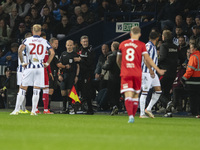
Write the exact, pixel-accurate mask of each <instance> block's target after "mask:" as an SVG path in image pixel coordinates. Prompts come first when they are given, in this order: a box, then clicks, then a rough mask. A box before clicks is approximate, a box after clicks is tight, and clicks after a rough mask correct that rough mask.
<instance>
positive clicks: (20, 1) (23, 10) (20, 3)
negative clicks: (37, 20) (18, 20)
mask: <svg viewBox="0 0 200 150" xmlns="http://www.w3.org/2000/svg"><path fill="white" fill-rule="evenodd" d="M16 3H17V5H16V8H17V12H18V14H19V16H20V17H25V16H26V15H27V14H28V11H29V9H30V7H31V5H30V4H29V3H28V2H25V0H16Z"/></svg>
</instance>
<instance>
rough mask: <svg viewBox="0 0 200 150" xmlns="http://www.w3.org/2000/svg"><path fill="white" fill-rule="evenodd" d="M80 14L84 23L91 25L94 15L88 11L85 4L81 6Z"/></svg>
mask: <svg viewBox="0 0 200 150" xmlns="http://www.w3.org/2000/svg"><path fill="white" fill-rule="evenodd" d="M81 12H82V13H81V14H82V16H83V18H84V20H85V22H86V23H88V24H92V23H94V21H95V15H94V13H93V12H91V11H89V9H88V5H87V4H81Z"/></svg>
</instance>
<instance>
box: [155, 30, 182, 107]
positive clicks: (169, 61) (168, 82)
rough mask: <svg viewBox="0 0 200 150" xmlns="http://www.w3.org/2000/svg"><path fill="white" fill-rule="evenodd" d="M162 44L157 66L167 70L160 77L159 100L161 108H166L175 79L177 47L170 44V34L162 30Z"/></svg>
mask: <svg viewBox="0 0 200 150" xmlns="http://www.w3.org/2000/svg"><path fill="white" fill-rule="evenodd" d="M162 40H163V41H164V43H163V44H162V45H161V46H160V57H159V60H158V65H159V67H160V68H162V69H165V70H167V71H166V72H165V74H164V76H162V77H161V80H160V82H161V88H162V94H161V96H160V100H161V103H162V107H164V108H166V107H167V103H168V102H169V101H170V89H171V88H172V84H173V82H174V79H175V77H176V70H177V64H178V47H177V46H176V45H175V44H173V42H172V33H171V31H169V30H164V31H163V34H162Z"/></svg>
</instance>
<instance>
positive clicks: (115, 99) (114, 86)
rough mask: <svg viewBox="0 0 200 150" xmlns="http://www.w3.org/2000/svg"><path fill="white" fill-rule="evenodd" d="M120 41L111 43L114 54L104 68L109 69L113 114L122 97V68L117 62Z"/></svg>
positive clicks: (116, 111) (109, 96)
mask: <svg viewBox="0 0 200 150" xmlns="http://www.w3.org/2000/svg"><path fill="white" fill-rule="evenodd" d="M118 48H119V42H115V41H114V42H113V43H112V45H111V50H112V54H110V55H109V56H108V59H107V61H106V62H105V64H104V65H103V66H102V69H104V70H108V71H109V77H108V100H109V101H110V102H109V103H110V106H111V107H112V112H111V115H114V114H117V113H118V108H119V98H120V69H119V67H118V65H117V63H116V57H117V50H118Z"/></svg>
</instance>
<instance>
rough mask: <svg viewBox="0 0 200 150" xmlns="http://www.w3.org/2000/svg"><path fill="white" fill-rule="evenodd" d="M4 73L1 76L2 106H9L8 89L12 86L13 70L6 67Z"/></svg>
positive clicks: (0, 101)
mask: <svg viewBox="0 0 200 150" xmlns="http://www.w3.org/2000/svg"><path fill="white" fill-rule="evenodd" d="M4 73H5V75H3V76H0V108H7V89H8V88H10V75H11V70H10V69H9V68H8V67H6V68H5V71H4Z"/></svg>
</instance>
